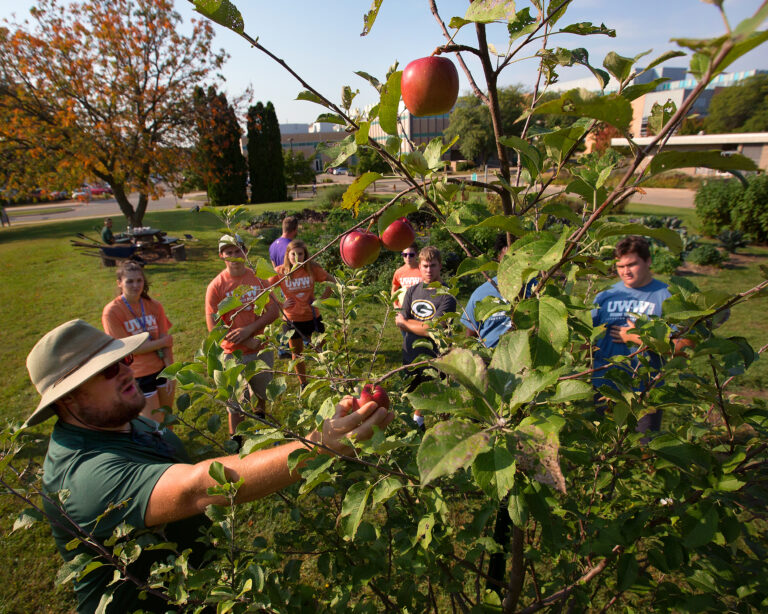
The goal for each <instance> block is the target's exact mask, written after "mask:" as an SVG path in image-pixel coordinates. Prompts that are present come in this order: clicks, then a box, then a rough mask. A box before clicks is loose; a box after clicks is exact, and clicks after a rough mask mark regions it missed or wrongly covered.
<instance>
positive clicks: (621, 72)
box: [603, 51, 635, 83]
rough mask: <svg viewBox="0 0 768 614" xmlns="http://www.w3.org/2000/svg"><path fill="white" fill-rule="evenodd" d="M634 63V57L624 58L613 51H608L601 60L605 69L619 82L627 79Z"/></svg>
mask: <svg viewBox="0 0 768 614" xmlns="http://www.w3.org/2000/svg"><path fill="white" fill-rule="evenodd" d="M634 63H635V60H634V58H625V57H624V56H621V55H619V54H618V53H616V52H615V51H611V52H609V53H608V55H606V56H605V59H604V60H603V66H605V69H606V70H607V71H608V72H609V73H611V74H612V75H613V77H614V78H615V79H616V81H618V82H619V83H624V81H626V80H627V78H628V77H629V75H630V73H631V72H632V66H633V65H634Z"/></svg>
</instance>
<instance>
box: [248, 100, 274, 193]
mask: <svg viewBox="0 0 768 614" xmlns="http://www.w3.org/2000/svg"><path fill="white" fill-rule="evenodd" d="M266 152H267V150H266V147H265V146H264V105H263V104H262V103H261V102H257V103H256V105H255V106H252V107H251V108H249V109H248V174H249V176H250V178H251V202H252V203H254V204H256V203H266V202H269V196H268V194H267V186H266V177H267V175H266V173H265V172H263V169H266V168H269V166H268V164H267V157H266Z"/></svg>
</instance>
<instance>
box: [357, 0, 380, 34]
mask: <svg viewBox="0 0 768 614" xmlns="http://www.w3.org/2000/svg"><path fill="white" fill-rule="evenodd" d="M382 2H383V0H373V4H371V10H370V11H368V12H367V13H366V14H365V15H363V31H362V32H361V33H360V36H366V35H367V34H368V33H370V31H371V28H373V23H374V22H375V21H376V16H377V15H378V14H379V9H380V8H381V3H382Z"/></svg>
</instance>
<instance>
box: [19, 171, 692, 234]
mask: <svg viewBox="0 0 768 614" xmlns="http://www.w3.org/2000/svg"><path fill="white" fill-rule="evenodd" d="M319 177H321V178H322V177H325V176H324V175H320V176H319ZM333 181H334V182H335V183H341V184H348V183H351V182H352V181H354V177H350V176H348V175H341V176H334V177H333ZM327 185H328V184H326V183H322V179H320V181H319V182H318V187H319V188H322V187H323V186H327ZM405 187H406V184H405V183H404V182H402V181H400V180H395V179H381V180H379V181H377V182H376V189H375V191H376V192H398V191H400V190H402V189H404V188H405ZM645 192H646V193H645V194H635V195H634V196H632V197H631V198H630V202H632V203H642V204H646V205H662V206H665V207H680V208H692V207H693V198H694V196H695V194H696V192H695V191H694V190H677V189H669V188H645ZM289 193H290V194H291V195H292V196H294V198H296V193H295V192H294V190H293V188H290V189H289ZM198 194H202V193H198ZM193 196H195V194H188V195H186V197H185V198H183V199H177V198H175V197H174V196H162V197H161V198H158V199H155V200H150V201H149V206H148V207H147V210H148V211H167V210H169V209H177V208H191V207H194V206H200V205H202V204H204V201H202V200H195V199H192V198H191V197H193ZM298 198H299V199H309V198H312V190H311V187H310V186H299V190H298ZM137 199H138V196H137V195H133V197H132V198H131V201H132V202H134V203H135V202H136V201H137ZM50 209H65V211H62V212H59V213H41V214H40V215H23V216H17V215H14V214H15V213H16V212H21V211H35V210H38V211H45V210H50ZM6 211H7V212H8V215H9V216H10V218H11V224H12V225H25V224H35V223H40V222H50V221H52V220H66V219H74V218H104V217H109V216H113V217H120V216H121V215H122V213H121V211H120V207H118V206H117V201H116V200H115V199H114V198H106V199H94V200H92V201H91V202H89V203H82V202H78V201H63V202H57V203H47V204H44V205H28V206H23V207H7V208H6Z"/></svg>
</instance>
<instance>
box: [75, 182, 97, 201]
mask: <svg viewBox="0 0 768 614" xmlns="http://www.w3.org/2000/svg"><path fill="white" fill-rule="evenodd" d="M91 195H92V192H91V188H90V186H87V185H81V186H80V187H79V188H77V189H76V190H73V191H72V198H73V199H75V200H91Z"/></svg>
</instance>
